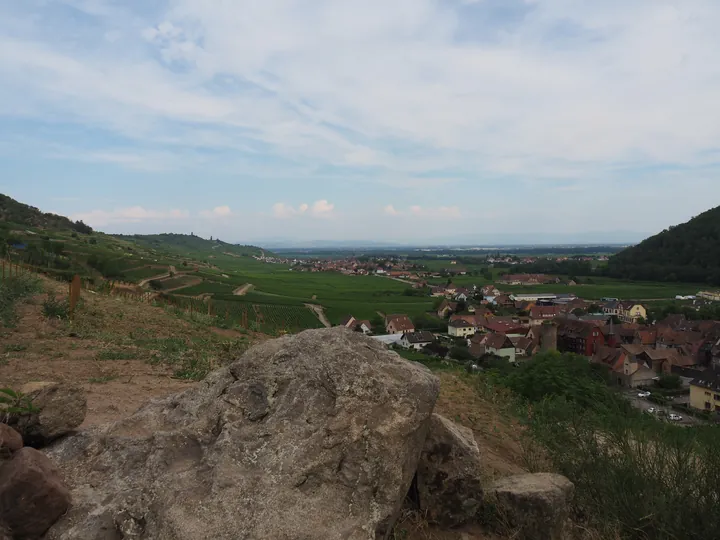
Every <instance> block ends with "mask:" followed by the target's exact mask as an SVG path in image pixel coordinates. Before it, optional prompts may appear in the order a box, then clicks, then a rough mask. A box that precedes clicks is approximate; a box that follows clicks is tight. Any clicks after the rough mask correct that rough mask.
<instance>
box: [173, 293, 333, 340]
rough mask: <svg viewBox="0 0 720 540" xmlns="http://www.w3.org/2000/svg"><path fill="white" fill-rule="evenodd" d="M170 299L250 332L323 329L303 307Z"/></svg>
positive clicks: (181, 305) (180, 305) (273, 333)
mask: <svg viewBox="0 0 720 540" xmlns="http://www.w3.org/2000/svg"><path fill="white" fill-rule="evenodd" d="M169 298H171V299H172V302H173V303H175V304H176V305H177V306H178V307H182V308H185V309H189V308H190V307H192V309H193V310H194V311H197V312H199V313H209V314H212V315H215V316H216V317H218V318H219V319H222V320H225V321H226V322H227V323H230V324H231V325H239V326H241V325H244V324H245V323H247V327H248V328H249V329H250V330H253V331H255V332H262V333H264V334H270V335H277V334H280V333H284V332H300V331H302V330H307V329H310V328H322V327H323V325H322V323H321V322H320V321H319V320H318V318H317V317H316V315H315V314H314V313H313V312H312V311H310V309H308V308H307V307H305V306H291V305H280V304H256V303H254V302H243V301H240V300H235V301H226V300H225V301H224V300H215V299H213V300H211V301H210V302H209V303H205V302H203V301H201V300H197V299H193V298H187V297H181V296H174V295H173V296H171V297H169ZM236 298H241V297H236Z"/></svg>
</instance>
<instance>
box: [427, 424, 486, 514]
mask: <svg viewBox="0 0 720 540" xmlns="http://www.w3.org/2000/svg"><path fill="white" fill-rule="evenodd" d="M480 464H481V462H480V451H479V450H478V446H477V443H476V442H475V437H474V436H473V433H472V431H471V430H469V429H467V428H465V427H462V426H458V425H457V424H455V423H454V422H451V421H450V420H448V419H447V418H444V417H443V416H440V415H439V414H433V415H432V420H431V423H430V430H429V431H428V436H427V439H426V440H425V446H424V448H423V452H422V456H421V458H420V463H419V464H418V470H417V496H418V504H419V507H420V510H422V511H423V512H424V513H425V515H426V516H427V518H428V520H430V521H431V522H434V523H437V524H439V525H441V526H443V527H457V526H459V525H462V524H465V523H469V522H471V521H473V520H474V519H475V517H476V514H477V511H478V508H479V507H480V505H481V504H482V498H483V490H482V479H481V468H480Z"/></svg>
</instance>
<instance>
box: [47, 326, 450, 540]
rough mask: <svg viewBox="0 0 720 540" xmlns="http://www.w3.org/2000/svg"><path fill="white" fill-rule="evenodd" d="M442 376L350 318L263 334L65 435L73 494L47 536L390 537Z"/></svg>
mask: <svg viewBox="0 0 720 540" xmlns="http://www.w3.org/2000/svg"><path fill="white" fill-rule="evenodd" d="M438 390H439V383H438V380H437V379H436V378H435V377H434V376H433V375H432V374H431V373H430V372H429V371H428V370H427V369H425V368H424V367H422V366H421V365H419V364H415V363H410V362H407V361H405V360H403V359H401V358H400V357H399V356H398V355H397V354H395V353H393V352H389V351H387V350H386V349H385V348H384V346H382V345H381V344H379V343H377V342H376V341H374V340H372V339H369V338H366V337H363V336H361V335H359V334H357V333H354V332H350V331H348V330H345V329H329V330H313V331H307V332H303V333H301V334H298V335H296V336H288V337H283V338H280V339H277V340H273V341H268V342H265V343H263V344H261V345H258V346H256V347H253V348H252V349H250V350H249V351H248V352H246V353H245V354H244V355H243V356H242V357H241V358H240V359H239V360H237V361H236V362H234V363H233V364H231V365H230V366H229V367H228V368H224V369H220V370H219V371H216V372H214V373H212V374H211V375H210V376H209V377H208V378H207V379H206V380H205V381H203V382H202V383H200V384H199V385H198V386H196V387H194V388H192V389H190V390H188V391H186V392H184V393H182V394H179V395H174V396H170V397H167V398H164V399H160V400H155V401H152V402H150V403H149V404H147V405H146V406H144V407H143V408H142V409H141V410H139V411H138V412H137V413H136V414H135V415H133V416H132V417H130V418H128V419H127V420H124V421H121V422H118V423H116V424H113V425H111V426H109V427H106V428H102V429H96V430H94V431H88V432H83V433H81V434H78V435H75V436H72V437H68V438H65V439H63V440H61V441H58V442H57V443H55V444H54V445H53V446H52V447H51V448H50V449H49V455H51V457H52V458H54V459H55V460H56V461H57V462H58V463H59V465H60V467H61V470H62V472H63V473H64V474H65V476H66V477H67V478H68V480H69V481H70V482H71V488H72V494H73V503H74V504H73V508H72V509H71V511H70V512H69V513H68V514H67V516H66V517H64V518H63V519H62V520H61V521H60V522H59V523H58V524H57V525H56V526H54V527H53V528H52V529H51V530H50V531H49V533H48V534H47V537H46V538H48V539H51V540H52V539H55V540H57V539H63V540H70V539H72V540H97V539H121V538H125V539H129V538H133V539H172V540H191V539H192V540H200V539H215V540H223V539H227V540H229V539H233V540H236V539H252V540H264V539H268V540H269V539H273V540H281V539H288V540H289V539H305V540H311V539H318V540H320V539H322V540H340V539H343V540H345V539H348V540H375V539H379V538H385V537H387V535H388V534H389V533H390V530H391V527H392V525H393V523H394V521H395V519H396V516H397V514H398V512H399V510H400V507H401V504H402V502H403V498H404V496H405V494H406V493H407V490H408V487H409V485H410V482H411V480H412V478H413V476H414V474H415V471H416V468H417V464H418V460H419V457H420V453H421V451H422V448H423V444H424V441H425V438H426V435H427V430H428V426H429V423H430V415H431V413H432V409H433V407H434V404H435V400H436V398H437V394H438Z"/></svg>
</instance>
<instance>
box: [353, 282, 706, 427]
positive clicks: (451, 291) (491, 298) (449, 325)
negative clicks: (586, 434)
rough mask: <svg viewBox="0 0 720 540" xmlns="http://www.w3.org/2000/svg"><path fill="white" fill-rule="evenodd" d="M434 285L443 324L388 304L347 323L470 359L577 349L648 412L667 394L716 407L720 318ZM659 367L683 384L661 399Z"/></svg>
mask: <svg viewBox="0 0 720 540" xmlns="http://www.w3.org/2000/svg"><path fill="white" fill-rule="evenodd" d="M558 282H559V280H557V278H555V277H552V276H543V275H530V274H525V275H506V276H503V278H502V279H500V280H498V285H502V284H507V285H516V284H519V283H520V284H540V283H558ZM429 294H430V295H431V296H432V297H435V298H436V299H437V302H436V306H437V308H436V310H435V313H434V314H433V316H435V317H436V318H437V320H442V321H444V323H443V324H444V326H443V327H442V330H440V329H439V328H437V327H436V328H434V329H429V328H420V327H419V326H422V325H417V324H416V322H414V321H417V318H412V317H410V316H408V315H407V314H385V316H384V318H383V319H382V324H381V325H379V324H378V323H379V321H377V320H376V321H374V324H373V321H369V320H357V319H355V318H354V317H353V316H352V315H348V317H346V318H345V319H344V320H343V321H342V323H341V324H342V326H345V327H347V328H350V329H353V330H356V331H359V332H363V333H365V334H367V335H371V336H372V337H374V338H375V339H377V340H379V341H381V342H382V343H384V344H385V345H387V346H389V347H393V348H396V349H400V350H408V351H417V352H423V353H425V354H428V355H433V356H436V357H440V358H443V359H448V360H450V361H452V360H454V361H459V362H463V363H466V364H467V365H468V366H471V367H472V368H474V369H482V366H483V365H486V364H487V363H488V362H491V361H498V360H502V361H504V362H507V363H509V364H511V365H517V364H518V363H520V362H527V361H531V359H532V357H533V356H534V355H535V354H537V353H539V352H542V351H550V350H556V351H559V352H561V353H564V352H568V353H574V354H578V355H582V356H584V357H586V358H588V359H589V361H590V362H592V363H595V364H600V365H602V366H605V367H606V368H607V372H608V376H609V377H610V378H611V382H612V384H613V385H616V386H618V387H621V388H625V389H626V391H627V392H628V395H629V396H632V397H633V398H635V397H636V395H637V397H639V398H642V399H643V401H641V402H640V403H639V406H640V407H643V408H645V410H647V411H649V412H651V413H655V412H658V411H661V412H662V409H661V408H659V407H656V406H653V404H654V403H655V404H658V403H660V404H665V403H666V402H670V401H672V402H673V403H672V404H671V405H672V406H673V407H675V406H677V407H679V408H680V409H681V410H688V408H692V409H695V410H699V411H709V412H713V413H714V412H716V411H720V377H718V376H716V375H715V373H717V372H716V371H715V369H716V368H718V367H720V322H716V321H691V320H688V319H687V318H686V317H685V316H683V315H670V316H668V317H667V318H665V319H663V320H658V321H654V322H653V323H651V324H649V323H648V312H647V308H646V306H644V305H643V304H642V303H639V302H635V301H626V300H620V299H617V298H605V299H603V300H602V301H600V302H590V301H587V300H584V299H582V298H579V297H578V296H576V295H575V294H571V293H564V294H553V293H523V294H514V293H505V292H503V291H501V290H500V289H499V288H498V286H497V285H487V286H484V287H479V288H478V287H476V286H473V287H472V288H470V289H468V288H465V287H457V286H455V285H453V284H452V282H450V283H448V284H447V285H444V286H435V287H431V288H429ZM663 377H665V378H670V377H672V378H674V379H676V380H678V381H679V384H680V385H681V387H680V388H678V392H675V394H677V395H675V396H671V398H670V399H667V397H666V396H658V397H657V399H655V398H653V397H652V392H650V391H648V389H650V388H651V387H653V386H657V383H658V381H659V380H660V379H661V378H663ZM633 389H635V390H634V394H633ZM637 389H640V390H637ZM669 414H670V418H671V419H677V420H682V417H681V416H679V415H677V414H674V413H669Z"/></svg>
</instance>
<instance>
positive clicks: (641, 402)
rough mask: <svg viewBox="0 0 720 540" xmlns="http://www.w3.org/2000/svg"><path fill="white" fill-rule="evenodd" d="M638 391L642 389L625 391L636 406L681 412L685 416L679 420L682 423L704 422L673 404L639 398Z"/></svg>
mask: <svg viewBox="0 0 720 540" xmlns="http://www.w3.org/2000/svg"><path fill="white" fill-rule="evenodd" d="M638 392H640V390H637V389H634V390H625V391H623V395H624V396H625V397H626V398H627V399H628V400H629V401H630V403H632V404H633V406H634V407H635V408H637V409H640V410H641V411H647V410H648V409H649V408H651V407H653V408H655V410H656V411H659V410H663V411H665V414H670V413H671V412H674V413H675V414H679V415H680V416H682V417H683V419H682V421H680V422H677V423H678V424H680V425H685V426H692V425H698V424H702V421H701V420H700V419H698V418H695V417H694V416H690V415H689V414H687V413H686V412H685V411H679V410H675V409H673V408H672V407H671V406H668V405H658V404H657V403H653V402H652V401H648V400H647V399H643V398H639V397H638ZM678 402H679V401H678Z"/></svg>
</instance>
